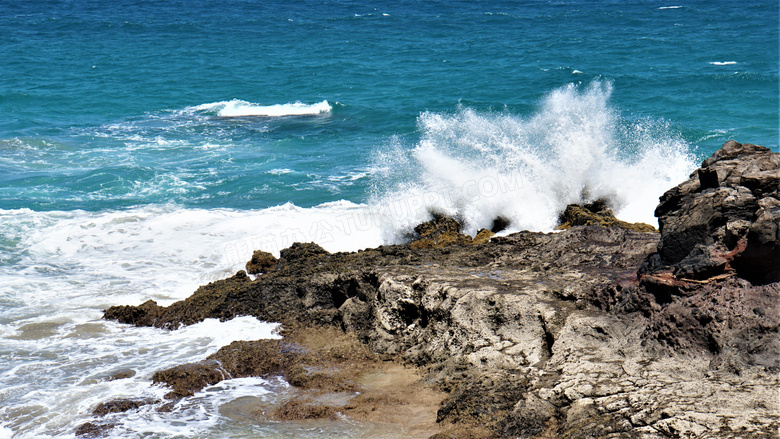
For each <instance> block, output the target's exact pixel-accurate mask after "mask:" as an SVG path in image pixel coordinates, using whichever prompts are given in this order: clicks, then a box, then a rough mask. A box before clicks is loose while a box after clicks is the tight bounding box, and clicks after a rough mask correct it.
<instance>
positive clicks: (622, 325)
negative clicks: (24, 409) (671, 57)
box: [78, 141, 780, 439]
mask: <svg viewBox="0 0 780 439" xmlns="http://www.w3.org/2000/svg"><path fill="white" fill-rule="evenodd" d="M569 210H571V212H569ZM567 212H568V213H569V215H568V216H566V217H565V218H562V221H561V222H562V224H564V225H565V226H566V228H565V230H561V231H558V232H555V233H536V232H520V233H514V234H510V235H508V236H494V235H493V231H488V230H483V231H481V232H480V233H479V234H478V235H477V236H476V237H474V238H473V239H472V238H471V237H469V236H467V235H463V234H461V233H460V231H459V225H458V223H457V221H455V220H453V219H449V218H444V217H436V218H434V220H433V221H431V222H430V223H426V224H422V225H420V226H418V228H417V229H416V232H417V235H418V236H417V239H416V240H415V241H413V242H411V243H410V244H406V245H393V246H381V247H379V248H376V249H368V250H363V251H359V252H353V253H335V254H331V253H328V252H326V251H325V250H323V249H322V248H320V247H319V246H317V245H316V244H312V243H308V244H305V243H296V244H294V245H293V246H292V247H290V248H287V249H285V250H283V251H282V252H281V254H280V258H279V259H278V260H277V259H276V258H275V257H273V256H272V255H270V254H267V253H264V252H255V254H254V255H253V257H252V260H251V261H249V262H248V263H247V271H240V272H238V273H237V274H236V275H234V276H232V277H230V278H228V279H224V280H220V281H217V282H213V283H210V284H208V285H204V286H202V287H200V288H199V289H198V290H197V291H195V293H194V294H193V295H192V296H191V297H189V298H188V299H186V300H184V301H181V302H177V303H174V304H172V305H171V306H168V307H161V306H158V305H157V304H156V303H155V302H153V301H148V302H146V303H143V304H141V305H139V306H114V307H111V308H109V309H108V310H106V312H105V318H106V319H113V320H117V321H119V322H124V323H129V324H134V325H145V326H156V327H159V328H165V329H169V330H175V329H177V328H178V327H180V326H182V325H189V324H193V323H196V322H199V321H201V320H203V319H205V318H219V319H230V318H233V317H235V316H242V315H251V316H255V317H257V318H258V319H261V320H264V321H271V322H280V323H282V325H283V327H284V331H283V335H284V338H283V339H282V340H258V341H250V342H235V343H233V344H231V345H229V346H226V347H224V348H222V349H221V350H220V351H219V352H218V353H216V354H215V355H212V356H210V357H209V358H204V360H203V361H202V362H199V363H194V364H185V365H180V366H177V367H175V368H172V369H168V370H163V371H159V372H157V373H156V374H155V375H154V377H152V380H153V381H154V382H155V383H160V384H164V385H167V386H170V388H171V391H170V393H169V394H168V395H167V396H166V398H169V399H170V400H175V399H176V398H181V397H185V396H188V395H191V394H193V392H196V391H198V390H200V389H202V388H204V387H205V386H207V385H210V384H214V383H216V382H218V381H220V380H222V379H225V378H230V377H242V376H267V375H281V376H283V377H285V379H286V380H287V381H288V382H289V383H290V384H292V385H293V386H295V388H296V389H298V390H297V393H296V394H295V395H293V396H291V397H290V398H287V399H286V400H285V401H284V402H283V403H280V404H278V405H277V406H274V407H265V408H262V410H260V409H258V410H256V411H255V412H254V413H255V415H254V416H257V417H258V419H261V418H262V419H277V420H306V419H322V418H325V419H327V418H330V417H333V416H335V415H336V414H338V415H339V416H346V417H348V418H351V419H357V420H361V421H367V422H383V423H385V424H387V425H388V426H389V428H396V429H398V430H399V431H403V432H404V435H405V436H408V437H435V438H439V439H441V438H469V437H471V438H482V437H540V438H558V437H561V438H593V437H645V438H669V437H756V438H769V437H777V435H778V432H779V431H780V430H779V429H780V407H779V406H778V398H779V396H780V395H779V394H778V389H779V388H780V378H779V377H778V372H780V334H779V333H778V332H779V331H780V309H779V308H778V303H780V235H779V234H780V154H776V153H772V152H771V151H770V150H768V149H766V148H763V147H760V146H756V145H750V144H744V145H742V144H739V143H736V142H733V141H732V142H728V143H726V144H725V145H724V146H723V148H722V149H721V150H719V151H718V152H716V153H715V154H713V156H712V157H710V158H709V159H707V160H705V161H704V163H703V164H702V167H701V168H700V169H699V170H698V171H696V172H695V173H694V174H693V175H692V176H691V178H690V179H689V180H688V181H686V182H683V183H682V184H680V185H678V186H677V187H675V188H673V189H671V190H669V191H668V192H667V193H666V194H664V195H663V197H661V202H660V204H659V206H658V208H657V209H656V216H658V218H659V224H660V231H653V228H652V227H649V226H647V225H641V224H639V225H631V224H628V223H624V222H620V221H617V220H614V217H611V212H610V211H608V209H607V207H606V205H604V204H603V203H594V204H591V205H586V206H577V207H572V208H571V209H567ZM613 220H614V221H613ZM577 224H585V225H577ZM504 226H506V220H504V219H501V218H497V219H496V227H495V228H494V231H497V230H498V229H500V228H502V227H504ZM247 272H248V273H249V274H248V273H247ZM150 402H153V401H137V400H121V401H107V402H106V403H105V404H101V405H100V406H99V407H96V409H95V411H96V412H95V413H96V416H98V415H99V413H100V411H101V410H113V411H122V410H132V409H134V408H137V407H138V406H139V405H141V404H147V403H150ZM158 403H159V402H158ZM164 407H165V405H164V404H161V409H164ZM107 428H110V425H101V424H99V423H90V424H85V425H83V426H82V428H80V429H79V430H80V431H79V432H78V434H79V435H81V436H99V435H100V434H101V431H104V430H105V429H107Z"/></svg>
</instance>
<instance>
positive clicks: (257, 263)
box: [246, 250, 278, 274]
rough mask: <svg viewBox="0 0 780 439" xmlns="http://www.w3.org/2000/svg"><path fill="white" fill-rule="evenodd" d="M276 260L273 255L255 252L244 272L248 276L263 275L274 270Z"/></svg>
mask: <svg viewBox="0 0 780 439" xmlns="http://www.w3.org/2000/svg"><path fill="white" fill-rule="evenodd" d="M277 262H278V260H277V259H276V257H275V256H274V255H272V254H271V253H268V252H264V251H262V250H255V251H254V252H253V253H252V259H250V260H249V262H247V263H246V272H247V273H249V274H260V273H265V272H267V271H268V270H270V269H272V268H274V267H275V266H276V263H277Z"/></svg>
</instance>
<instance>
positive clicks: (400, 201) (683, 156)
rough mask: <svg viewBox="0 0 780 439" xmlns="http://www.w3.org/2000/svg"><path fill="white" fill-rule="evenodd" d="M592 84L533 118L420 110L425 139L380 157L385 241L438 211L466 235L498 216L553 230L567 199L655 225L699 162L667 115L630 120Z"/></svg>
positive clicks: (377, 197)
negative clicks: (662, 206) (595, 203)
mask: <svg viewBox="0 0 780 439" xmlns="http://www.w3.org/2000/svg"><path fill="white" fill-rule="evenodd" d="M611 92H612V86H611V84H610V83H608V82H594V83H592V84H590V85H589V86H576V85H573V84H571V85H568V86H566V87H562V88H560V89H558V90H555V91H553V92H552V93H550V94H549V95H548V96H547V97H546V98H545V99H544V101H543V102H542V103H541V105H540V106H539V109H538V110H537V112H536V113H535V114H534V115H533V116H531V117H527V118H523V117H519V116H515V115H511V114H507V113H481V112H477V111H474V110H471V109H469V108H461V109H460V110H459V111H458V112H457V113H456V114H439V113H423V114H422V115H421V116H420V118H419V121H418V124H419V129H420V131H421V140H420V141H419V143H418V144H417V145H415V146H414V147H413V148H412V149H411V150H410V151H409V150H407V148H406V147H405V146H404V145H401V144H400V143H399V142H395V143H392V144H390V145H388V146H387V147H386V148H385V150H384V151H382V152H380V154H378V155H377V159H376V161H377V163H378V168H379V169H380V171H379V172H378V173H377V176H379V177H380V178H381V179H382V180H387V181H390V182H393V183H391V184H389V185H384V186H383V185H381V184H379V185H378V186H379V187H378V188H377V190H376V191H375V193H374V195H373V197H372V206H374V208H375V209H376V211H377V212H379V213H380V217H381V218H382V220H383V225H384V233H383V237H384V238H385V239H386V240H388V241H399V240H402V239H403V238H404V237H405V236H407V235H408V234H409V233H410V231H411V229H412V228H413V227H414V226H415V225H416V224H418V223H420V222H421V221H425V220H427V219H429V218H430V215H431V212H436V213H443V214H446V215H450V216H454V217H457V218H459V219H460V220H461V221H462V222H463V223H464V225H465V230H466V232H467V233H469V234H472V235H473V234H474V233H476V232H477V231H478V230H479V229H480V228H483V227H484V228H490V227H491V225H492V222H493V220H494V219H495V218H496V217H499V216H501V217H504V218H506V219H509V220H511V223H512V224H511V229H512V230H522V229H528V230H541V231H547V230H551V229H552V228H553V227H554V226H555V225H556V222H557V218H558V215H559V214H560V213H561V212H562V211H563V209H564V208H565V206H566V205H567V204H569V203H576V202H588V201H592V200H595V199H599V198H603V199H606V200H608V202H609V203H610V204H611V206H612V207H613V208H614V209H615V212H616V214H617V215H618V217H620V218H622V219H625V220H628V221H643V222H647V223H650V224H653V223H656V224H657V222H656V220H655V218H654V217H653V211H654V209H655V206H656V205H657V203H658V197H659V196H660V195H661V194H662V193H663V192H664V191H666V190H668V189H669V188H670V187H672V186H673V185H674V184H676V183H678V182H680V181H683V180H684V179H685V178H687V176H688V174H689V173H690V172H691V171H692V169H694V168H695V162H694V157H693V155H692V154H691V147H690V145H688V144H687V143H686V142H684V141H683V140H682V139H681V138H680V136H679V135H677V134H675V133H674V131H673V130H672V129H671V128H670V127H669V126H668V124H666V123H665V122H663V121H657V120H641V121H634V122H629V121H627V120H624V119H622V118H621V117H620V114H619V113H618V111H617V110H616V109H614V108H613V107H611V106H610V105H609V103H608V101H609V97H610V95H611Z"/></svg>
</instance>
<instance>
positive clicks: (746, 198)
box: [640, 140, 780, 284]
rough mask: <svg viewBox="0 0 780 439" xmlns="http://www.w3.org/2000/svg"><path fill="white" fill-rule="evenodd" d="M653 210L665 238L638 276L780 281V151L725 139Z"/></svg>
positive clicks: (763, 281) (757, 281)
mask: <svg viewBox="0 0 780 439" xmlns="http://www.w3.org/2000/svg"><path fill="white" fill-rule="evenodd" d="M655 215H656V216H657V217H658V222H659V224H660V232H661V241H660V243H659V245H658V251H657V253H655V254H654V255H652V256H651V257H650V258H648V260H647V261H646V262H645V263H644V264H643V266H642V268H641V270H640V273H641V274H643V275H647V274H658V273H662V272H671V273H672V274H673V275H674V276H675V277H676V278H678V279H691V280H706V279H710V278H712V277H715V276H719V275H723V274H735V275H737V276H739V277H742V278H744V279H747V280H749V281H750V282H752V283H754V284H766V283H772V282H777V281H780V239H779V238H780V236H779V235H778V230H779V227H780V154H778V153H772V151H771V150H769V149H768V148H765V147H763V146H758V145H752V144H749V143H746V144H740V143H737V142H735V141H733V140H732V141H729V142H726V143H725V144H724V145H723V148H721V149H720V150H718V151H717V152H715V153H714V154H713V155H712V156H711V157H710V158H708V159H707V160H704V162H703V163H702V167H701V168H700V169H698V170H697V171H696V172H694V173H693V174H691V177H690V179H688V180H687V181H685V182H683V183H681V184H679V185H678V186H676V187H674V188H672V189H670V190H669V191H667V192H666V193H665V194H664V195H663V196H662V197H661V199H660V204H659V205H658V207H657V208H656V210H655Z"/></svg>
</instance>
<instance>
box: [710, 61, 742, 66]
mask: <svg viewBox="0 0 780 439" xmlns="http://www.w3.org/2000/svg"><path fill="white" fill-rule="evenodd" d="M710 64H712V65H713V66H731V65H734V64H737V62H736V61H710Z"/></svg>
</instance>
